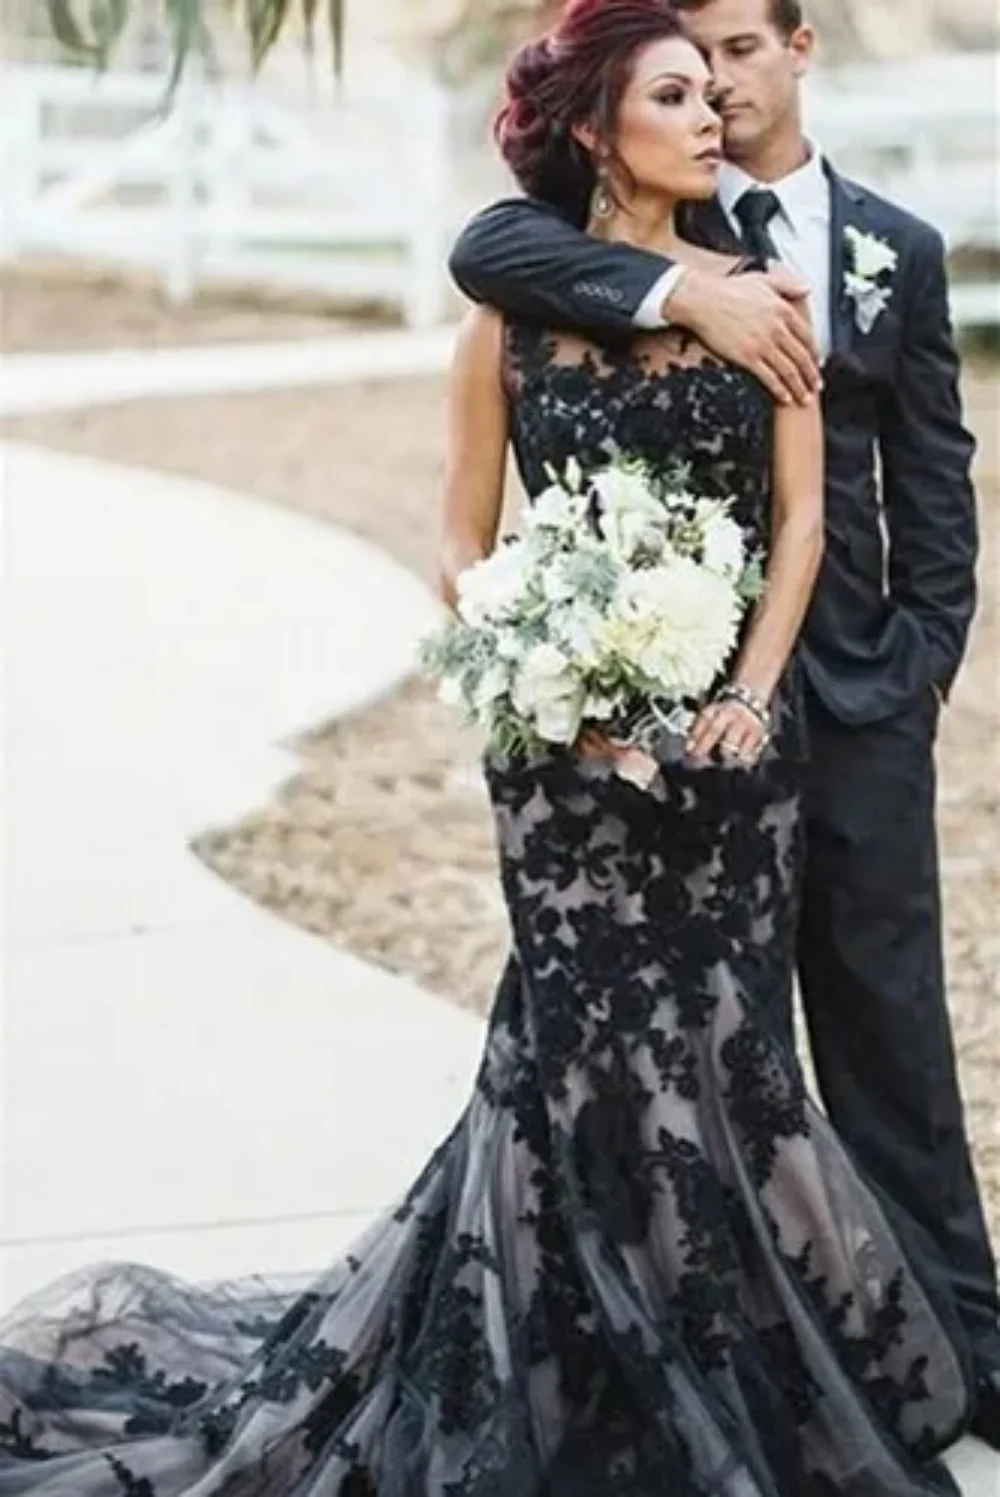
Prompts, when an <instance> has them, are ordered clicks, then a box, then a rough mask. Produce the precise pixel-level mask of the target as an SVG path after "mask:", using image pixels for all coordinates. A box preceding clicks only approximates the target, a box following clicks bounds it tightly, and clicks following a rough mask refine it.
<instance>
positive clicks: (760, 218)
mask: <svg viewBox="0 0 1000 1497" xmlns="http://www.w3.org/2000/svg"><path fill="white" fill-rule="evenodd" d="M780 210H781V199H780V198H779V197H778V196H777V194H776V193H773V192H770V191H768V190H767V189H765V188H759V187H751V189H750V191H749V192H745V193H744V194H743V196H742V197H741V198H740V200H739V201H738V203H737V204H736V207H735V209H734V212H735V214H736V217H737V218H738V219H739V221H740V227H741V229H742V230H743V243H744V245H745V246H746V248H747V250H748V252H749V253H750V254H751V255H753V257H754V259H755V260H780V259H781V256H780V255H779V254H778V250H777V246H776V245H775V243H774V240H773V239H772V238H771V232H770V229H769V227H768V225H769V224H770V222H771V219H772V218H773V217H774V216H775V214H776V213H778V212H780Z"/></svg>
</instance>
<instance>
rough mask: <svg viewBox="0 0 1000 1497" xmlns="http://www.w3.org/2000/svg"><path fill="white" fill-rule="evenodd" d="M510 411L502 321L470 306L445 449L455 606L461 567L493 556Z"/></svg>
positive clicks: (446, 589)
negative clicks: (504, 364)
mask: <svg viewBox="0 0 1000 1497" xmlns="http://www.w3.org/2000/svg"><path fill="white" fill-rule="evenodd" d="M508 436H509V416H508V406H507V398H506V395H505V393H504V388H503V321H502V319H501V317H500V316H499V315H498V314H497V313H496V312H494V311H491V310H490V309H489V308H485V307H477V308H475V309H474V311H472V312H470V313H469V314H468V316H467V317H466V319H465V321H464V322H463V324H462V327H461V330H460V332H459V337H458V344H457V347H456V350H455V356H454V359H453V362H452V367H451V376H450V379H449V384H448V448H447V464H446V474H445V489H444V534H443V538H442V547H441V561H440V569H439V590H440V593H441V597H442V598H443V599H444V601H445V603H447V604H448V606H449V607H450V608H453V607H454V606H455V598H456V582H457V579H458V576H459V573H460V572H463V571H464V570H465V568H466V567H468V566H471V565H472V563H473V562H475V561H479V560H481V559H482V557H484V556H488V555H489V554H490V552H491V551H492V550H493V548H494V546H495V544H496V537H497V530H498V529H499V525H500V516H501V513H502V510H503V497H504V475H505V471H506V460H507V441H508Z"/></svg>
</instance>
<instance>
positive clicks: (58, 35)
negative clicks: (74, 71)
mask: <svg viewBox="0 0 1000 1497" xmlns="http://www.w3.org/2000/svg"><path fill="white" fill-rule="evenodd" d="M46 6H47V8H48V13H49V21H50V23H51V26H52V34H53V36H54V37H55V39H56V41H57V42H58V43H59V45H60V46H61V47H65V48H66V51H67V52H72V53H74V54H75V55H76V56H77V57H85V58H91V59H93V60H94V61H95V62H97V61H99V60H100V48H99V47H98V46H97V45H96V43H95V41H94V39H93V38H92V37H89V36H87V35H86V33H85V32H84V30H83V28H82V27H81V25H80V23H79V21H78V20H77V18H76V8H75V5H74V3H73V0H46Z"/></svg>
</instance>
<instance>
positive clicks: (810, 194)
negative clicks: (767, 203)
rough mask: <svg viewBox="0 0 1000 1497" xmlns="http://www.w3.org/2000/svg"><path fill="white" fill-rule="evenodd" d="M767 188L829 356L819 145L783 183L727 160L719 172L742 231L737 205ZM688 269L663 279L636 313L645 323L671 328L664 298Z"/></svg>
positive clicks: (826, 216)
mask: <svg viewBox="0 0 1000 1497" xmlns="http://www.w3.org/2000/svg"><path fill="white" fill-rule="evenodd" d="M759 187H766V188H769V189H770V191H771V192H773V193H774V194H775V196H776V197H777V198H778V200H779V202H780V203H781V211H780V212H779V213H777V214H776V215H775V217H774V218H773V219H772V220H771V223H770V233H771V238H772V239H773V241H774V247H775V249H776V250H777V251H778V254H779V255H780V256H781V260H782V263H783V264H785V265H787V266H788V268H789V269H790V270H794V271H795V272H796V273H797V274H798V275H800V276H801V277H802V279H803V280H805V281H808V283H809V285H810V287H811V288H812V296H811V298H810V307H811V312H812V317H813V323H814V326H815V328H816V336H817V339H818V341H819V344H820V349H821V352H822V354H823V356H824V358H825V357H826V355H827V354H828V353H829V351H830V334H831V321H830V318H831V302H830V213H831V206H830V183H829V180H828V179H827V175H826V172H825V171H824V170H823V160H822V157H821V156H820V153H819V151H818V150H816V149H815V147H813V149H812V152H811V154H810V157H809V160H808V161H807V162H806V163H805V165H804V166H800V167H798V169H797V170H796V171H794V172H791V173H790V174H789V175H788V176H787V177H782V178H781V180H780V181H778V182H757V181H756V180H755V179H754V178H753V177H751V176H749V175H748V174H747V173H746V172H745V171H743V169H742V167H739V166H735V165H734V164H733V163H732V162H730V161H727V162H726V163H725V164H724V166H723V168H722V172H721V175H720V177H719V202H720V203H721V204H722V209H723V212H724V213H725V214H726V217H727V218H728V219H729V221H730V223H731V224H732V227H733V231H734V232H735V233H736V234H737V235H739V233H740V224H739V220H738V219H737V217H736V212H735V209H736V204H737V203H738V202H739V200H740V198H741V197H742V196H743V194H744V193H745V192H748V191H752V190H753V189H754V188H759ZM683 274H684V271H683V269H682V268H680V267H678V266H676V265H674V266H671V268H670V269H669V270H668V271H665V272H664V274H663V275H662V276H661V277H660V278H659V280H658V281H657V282H656V284H655V285H654V286H653V287H652V288H651V289H650V291H649V294H648V295H647V296H646V297H645V298H644V300H643V302H642V304H641V306H640V307H639V309H638V311H637V312H636V314H635V319H634V320H635V324H636V326H637V327H641V328H659V327H666V326H667V323H668V319H667V318H665V317H664V315H663V303H664V301H665V300H666V298H667V297H668V296H669V295H670V293H671V292H672V291H673V290H674V289H675V288H676V285H677V282H678V280H679V279H680V277H681V276H682V275H683Z"/></svg>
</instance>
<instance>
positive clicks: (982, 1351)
mask: <svg viewBox="0 0 1000 1497" xmlns="http://www.w3.org/2000/svg"><path fill="white" fill-rule="evenodd" d="M676 3H677V8H678V9H679V10H681V11H683V12H684V13H685V14H686V18H687V28H688V32H689V35H690V36H691V38H692V40H694V41H695V42H696V43H697V44H698V45H699V46H700V47H701V48H702V49H703V50H704V52H705V54H706V56H707V57H708V58H709V59H710V61H711V65H712V68H713V72H714V75H715V83H716V88H717V92H718V97H719V108H720V110H721V112H722V115H723V120H724V126H725V137H726V149H727V155H728V157H729V162H728V164H727V166H726V168H725V169H724V172H723V175H722V177H721V179H720V185H719V193H718V198H717V199H716V201H715V202H713V203H712V204H710V205H709V206H708V207H707V208H706V209H705V210H704V211H701V212H700V219H699V221H698V222H697V226H696V229H695V230H694V231H693V232H696V233H697V236H698V237H699V238H700V239H702V240H703V241H705V242H708V243H710V244H712V245H714V246H715V247H717V248H722V249H726V248H728V249H731V250H733V251H740V252H743V253H745V252H747V251H749V252H751V253H752V254H754V255H756V256H761V257H766V258H767V259H769V260H774V261H779V262H781V265H782V267H783V269H782V270H781V271H780V272H779V273H778V274H777V275H776V276H775V277H772V278H770V279H768V278H765V277H762V276H749V277H746V276H744V277H740V278H738V280H736V281H729V282H720V281H719V280H718V279H714V278H713V279H711V280H710V281H709V280H708V278H706V277H705V276H704V275H700V274H699V273H697V272H695V271H692V270H682V269H680V268H679V267H677V266H670V265H668V264H667V263H666V262H664V261H663V260H662V259H660V258H659V257H657V256H655V255H650V254H647V253H645V252H644V251H641V250H637V249H633V248H630V247H627V246H624V245H613V244H604V243H600V242H599V241H596V240H593V239H590V238H587V237H585V236H584V235H583V234H581V233H580V232H579V231H578V230H577V229H575V228H574V227H573V226H571V225H569V224H567V223H566V222H564V221H563V220H561V219H560V218H559V217H558V216H557V214H556V212H555V210H554V209H551V208H549V207H548V206H546V205H545V204H542V203H538V202H532V201H529V200H526V199H520V200H518V199H513V200H507V201H505V202H501V203H497V204H495V205H493V206H492V207H491V208H488V209H486V210H485V211H484V212H482V213H480V214H479V215H478V216H477V217H476V218H475V219H473V221H472V222H471V223H470V224H469V226H468V227H467V228H466V229H465V231H464V233H463V234H462V236H461V238H460V240H459V242H458V244H457V246H456V248H455V251H454V254H453V258H452V262H451V264H452V271H453V274H454V276H455V278H456V280H457V281H458V283H459V285H460V286H461V288H462V290H463V291H465V292H466V293H467V294H468V295H469V296H471V297H472V298H474V299H475V300H479V301H486V302H491V303H493V304H495V305H497V306H499V307H501V308H503V309H506V310H509V311H511V312H513V313H516V314H519V315H522V316H528V317H533V318H537V319H539V320H541V321H543V322H546V323H548V324H550V325H551V324H555V325H562V326H566V325H569V326H576V327H580V328H583V329H592V330H595V331H598V330H602V329H603V330H609V331H615V332H619V333H620V332H621V331H623V330H627V329H628V328H630V327H635V328H654V327H657V326H665V325H666V323H667V321H668V320H671V321H676V322H678V323H680V324H682V325H685V326H688V327H690V328H692V329H693V330H694V331H695V332H696V333H698V335H699V336H700V337H701V338H702V340H703V341H705V342H706V343H707V344H709V346H711V347H713V348H714V349H715V351H716V352H718V353H719V354H721V355H723V356H724V357H727V358H730V359H733V360H735V361H736V362H739V363H741V364H744V365H746V366H747V367H749V368H752V369H753V371H754V372H755V373H756V374H757V375H758V376H759V377H760V378H761V379H762V380H763V382H764V383H766V384H767V385H768V386H769V388H771V389H772V391H773V392H774V393H776V394H778V395H779V396H783V397H784V398H790V397H791V398H795V397H799V396H801V394H802V392H803V389H804V388H805V386H807V385H808V384H809V382H810V378H811V374H812V370H811V366H810V354H809V349H808V347H807V346H806V345H805V344H804V343H803V341H802V339H801V337H799V338H797V336H796V333H795V328H794V323H795V318H794V316H789V315H788V314H787V309H786V308H785V306H784V304H783V303H782V293H784V294H786V295H787V294H794V293H795V291H796V289H797V286H798V282H797V281H795V280H793V279H792V275H791V273H796V274H797V276H798V277H799V278H801V281H804V282H805V283H806V285H807V286H808V288H809V291H810V301H811V309H812V313H813V319H814V325H815V328H816V336H817V341H818V343H819V346H820V354H821V356H822V357H823V358H824V360H825V366H824V384H825V394H824V408H825V420H826V437H827V495H826V497H827V547H826V558H825V562H824V570H823V574H822V576H821V580H820V583H819V586H818V588H817V592H816V596H815V599H814V603H813V606H812V609H811V613H810V617H809V620H808V624H807V627H806V631H805V636H804V640H803V646H802V658H803V668H804V673H805V677H806V690H807V697H808V713H809V722H810V732H811V739H812V763H811V767H810V771H809V773H810V780H809V783H808V786H807V794H806V831H807V837H806V843H807V853H806V867H805V874H804V885H803V896H802V915H801V922H800V931H799V950H798V968H799V980H800V986H801V992H802V999H803V1005H804V1008H805V1013H806V1018H807V1022H808V1026H809V1032H810V1039H811V1046H812V1051H813V1057H814V1061H815V1065H816V1071H817V1075H818V1079H819V1085H820V1089H821V1092H822V1096H823V1099H824V1102H825V1104H826V1107H827V1110H828V1112H829V1114H830V1117H831V1119H832V1120H833V1122H834V1124H835V1125H836V1127H837V1128H838V1130H839V1131H840V1133H841V1135H842V1136H843V1137H844V1138H845V1139H846V1140H847V1141H848V1143H849V1144H850V1145H851V1147H852V1148H853V1150H854V1152H855V1154H856V1156H857V1157H858V1158H859V1160H860V1161H861V1163H862V1164H863V1166H864V1167H865V1168H866V1169H867V1171H868V1173H869V1175H870V1176H871V1178H872V1179H873V1180H874V1181H875V1182H876V1183H877V1184H878V1185H879V1186H881V1187H882V1189H883V1190H884V1191H885V1192H886V1193H887V1194H888V1196H889V1197H890V1198H891V1199H892V1200H893V1201H894V1202H896V1203H897V1205H899V1206H901V1207H902V1208H903V1210H904V1212H905V1213H906V1215H907V1216H908V1218H909V1219H910V1220H912V1221H915V1222H916V1223H918V1224H919V1226H920V1227H921V1228H922V1229H923V1232H924V1234H926V1237H925V1243H926V1246H925V1247H924V1249H923V1251H924V1252H926V1254H927V1261H926V1264H925V1267H926V1270H927V1272H928V1273H929V1274H936V1275H937V1277H938V1279H939V1280H941V1281H943V1283H944V1284H945V1286H946V1287H947V1288H948V1289H950V1292H951V1294H952V1295H953V1296H954V1301H955V1304H956V1307H957V1309H958V1312H959V1315H960V1316H961V1320H962V1322H963V1325H964V1328H965V1330H966V1332H967V1334H968V1338H969V1345H970V1348H971V1354H972V1361H973V1365H974V1369H975V1376H976V1379H977V1406H976V1413H975V1420H974V1424H973V1429H974V1431H975V1433H977V1434H978V1435H980V1437H981V1438H983V1439H985V1440H987V1441H988V1442H989V1443H990V1444H992V1445H993V1446H994V1447H996V1448H998V1449H1000V1302H998V1294H997V1281H996V1267H995V1264H994V1260H993V1256H992V1253H991V1250H990V1245H989V1241H988V1239H987V1233H986V1226H985V1222H984V1217H983V1210H982V1206H981V1203H980V1199H979V1194H978V1190H977V1187H976V1182H975V1178H974V1174H973V1170H972V1165H971V1162H970V1156H969V1148H968V1143H967V1139H966V1133H965V1125H964V1118H963V1109H962V1103H961V1098H960V1095H959V1088H958V1081H957V1077H956V1068H955V1055H954V1049H953V1042H952V1036H951V1031H950V1026H949V1021H948V1014H947V1008H946V1003H945V991H944V977H943V962H942V943H941V914H940V888H939V878H938V865H937V846H936V828H935V807H934V795H935V773H934V741H935V736H936V731H937V725H938V715H939V712H940V711H941V709H942V705H943V703H944V702H945V701H946V700H947V697H948V693H949V691H950V688H951V684H952V682H953V680H954V678H955V675H956V673H957V671H958V669H959V665H960V663H961V660H962V656H963V652H964V649H965V642H966V634H967V631H968V628H969V624H970V621H971V619H972V615H973V611H974V606H975V576H974V568H975V559H976V518H975V504H974V496H973V492H972V488H971V484H970V479H969V468H970V463H971V459H972V456H973V451H974V444H973V441H972V438H971V437H970V436H969V434H968V433H967V432H966V431H965V429H964V427H963V424H962V411H961V402H960V397H959V391H958V373H959V370H958V359H957V355H956V352H955V348H954V344H953V341H952V336H951V329H950V325H949V315H948V306H947V293H946V284H945V270H944V255H943V248H942V242H941V239H940V236H939V235H938V234H937V233H936V231H935V230H933V229H931V228H929V227H928V226H927V225H926V224H923V223H921V222H919V221H918V220H917V219H915V218H912V217H911V216H910V215H909V214H906V213H904V212H903V211H902V210H900V209H899V208H896V207H894V206H893V205H892V204H890V203H887V202H885V201H884V200H883V199H881V198H878V197H876V196H875V195H874V194H873V193H871V192H868V191H867V190H865V189H864V188H861V187H859V186H857V185H855V184H854V183H852V182H848V181H846V180H844V179H843V178H842V177H840V176H838V175H837V173H836V172H835V171H834V170H833V169H832V167H831V166H830V165H829V164H828V163H827V162H825V161H824V160H822V158H821V157H820V156H819V155H818V153H817V152H816V151H815V150H814V149H813V147H812V146H811V145H810V143H809V142H808V140H807V139H806V137H805V136H804V135H803V132H802V123H801V100H800V80H801V78H802V76H803V75H804V73H805V72H806V71H807V68H808V64H809V61H810V58H811V54H812V50H813V44H814V37H813V33H812V31H811V30H810V29H809V28H808V27H807V26H805V25H804V24H803V17H802V10H801V5H800V4H799V0H676ZM788 998H789V1001H788V1003H787V1006H786V1007H787V1025H788V1032H789V1033H791V1017H790V1014H791V1002H790V995H788Z"/></svg>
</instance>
